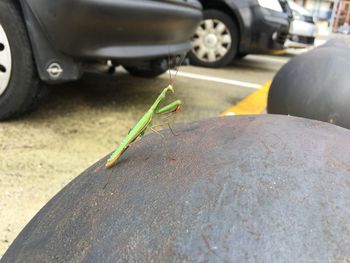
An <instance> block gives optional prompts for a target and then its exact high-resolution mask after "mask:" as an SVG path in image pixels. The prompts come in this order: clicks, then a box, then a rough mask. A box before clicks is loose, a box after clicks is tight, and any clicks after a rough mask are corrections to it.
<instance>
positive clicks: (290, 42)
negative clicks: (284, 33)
mask: <svg viewBox="0 0 350 263" xmlns="http://www.w3.org/2000/svg"><path fill="white" fill-rule="evenodd" d="M288 4H289V6H290V8H291V9H292V11H293V21H292V22H291V24H290V28H289V36H288V39H287V41H286V44H285V46H286V47H293V48H304V47H307V46H311V45H314V43H315V38H316V35H317V25H316V24H315V21H314V19H313V16H312V14H311V13H310V12H309V11H308V10H306V9H305V8H304V7H302V6H300V5H298V4H296V3H294V2H292V1H288Z"/></svg>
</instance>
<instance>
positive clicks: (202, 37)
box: [191, 19, 232, 63]
mask: <svg viewBox="0 0 350 263" xmlns="http://www.w3.org/2000/svg"><path fill="white" fill-rule="evenodd" d="M231 43H232V37H231V34H230V31H229V30H228V28H227V27H226V25H225V24H224V23H223V22H221V21H220V20H217V19H206V20H204V21H202V22H201V24H200V25H199V27H198V28H197V31H196V33H195V35H194V37H193V39H192V42H191V44H192V52H193V53H194V54H195V55H196V57H197V58H198V59H199V60H201V61H203V62H209V63H213V62H216V61H218V60H220V59H222V58H223V57H224V56H225V55H226V54H227V52H229V50H230V48H231Z"/></svg>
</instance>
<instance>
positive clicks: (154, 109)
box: [106, 85, 182, 168]
mask: <svg viewBox="0 0 350 263" xmlns="http://www.w3.org/2000/svg"><path fill="white" fill-rule="evenodd" d="M169 91H171V92H172V93H174V88H173V86H172V85H168V86H167V87H166V88H165V89H163V91H162V92H161V93H160V95H159V96H158V98H157V99H156V100H155V101H154V103H153V104H152V106H151V107H150V108H149V110H148V111H147V112H146V113H145V114H144V115H143V116H142V117H141V119H140V120H139V121H138V122H137V123H136V125H135V126H134V127H133V128H132V129H131V130H130V132H129V133H128V135H127V136H126V137H125V138H124V140H123V141H122V142H121V144H120V145H119V146H118V147H117V149H116V150H115V151H114V152H113V153H112V155H111V156H110V157H109V159H108V160H107V163H106V167H107V168H110V167H112V166H114V165H115V164H116V163H117V161H118V159H119V157H120V156H121V155H122V154H123V152H124V151H125V150H126V149H127V148H128V147H129V145H130V144H131V143H132V142H134V141H135V140H136V139H137V138H138V137H142V136H143V135H144V133H145V131H146V129H147V128H148V127H152V119H153V117H154V115H155V114H163V113H164V114H165V113H170V112H176V111H178V110H179V109H180V107H181V105H182V102H181V100H175V101H174V102H172V103H170V104H168V105H166V106H164V107H162V108H160V104H161V102H162V101H163V100H164V98H165V97H166V94H167V93H168V92H169Z"/></svg>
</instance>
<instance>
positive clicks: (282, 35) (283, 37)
mask: <svg viewBox="0 0 350 263" xmlns="http://www.w3.org/2000/svg"><path fill="white" fill-rule="evenodd" d="M287 37H288V33H287V32H280V33H279V35H278V38H277V41H278V43H280V44H282V45H283V44H284V42H286V40H287Z"/></svg>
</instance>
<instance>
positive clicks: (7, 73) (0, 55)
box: [0, 24, 12, 96]
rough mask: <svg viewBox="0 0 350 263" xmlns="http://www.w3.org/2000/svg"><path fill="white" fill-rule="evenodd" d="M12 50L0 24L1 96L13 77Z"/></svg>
mask: <svg viewBox="0 0 350 263" xmlns="http://www.w3.org/2000/svg"><path fill="white" fill-rule="evenodd" d="M11 70H12V58H11V49H10V44H9V41H8V38H7V36H6V33H5V30H4V29H3V27H2V26H1V24H0V96H1V95H2V94H3V93H4V92H5V90H6V88H7V86H8V84H9V82H10V77H11Z"/></svg>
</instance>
